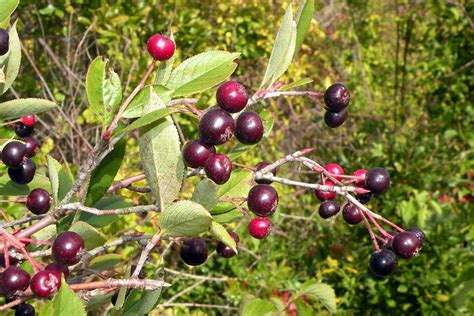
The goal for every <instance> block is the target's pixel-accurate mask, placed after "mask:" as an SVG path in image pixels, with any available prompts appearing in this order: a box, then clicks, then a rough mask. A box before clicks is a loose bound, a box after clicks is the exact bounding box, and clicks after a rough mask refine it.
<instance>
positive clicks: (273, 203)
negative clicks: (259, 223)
mask: <svg viewBox="0 0 474 316" xmlns="http://www.w3.org/2000/svg"><path fill="white" fill-rule="evenodd" d="M247 206H248V208H249V210H251V211H252V212H253V213H254V214H255V215H257V216H259V217H268V216H270V215H272V214H273V213H274V212H275V210H276V209H277V206H278V193H277V191H276V190H275V189H274V188H273V187H272V186H270V185H267V184H259V185H256V186H254V187H253V188H252V189H250V192H249V195H248V199H247Z"/></svg>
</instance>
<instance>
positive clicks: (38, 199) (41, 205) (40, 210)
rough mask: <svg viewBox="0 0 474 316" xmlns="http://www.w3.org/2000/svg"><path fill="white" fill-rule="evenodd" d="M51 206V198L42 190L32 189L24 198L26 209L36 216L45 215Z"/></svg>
mask: <svg viewBox="0 0 474 316" xmlns="http://www.w3.org/2000/svg"><path fill="white" fill-rule="evenodd" d="M50 206H51V197H50V196H49V193H48V191H46V190H44V189H34V190H33V191H31V192H30V194H28V196H27V197H26V207H27V208H28V209H29V210H30V211H31V212H32V213H33V214H36V215H40V214H45V213H46V212H48V210H49V207H50Z"/></svg>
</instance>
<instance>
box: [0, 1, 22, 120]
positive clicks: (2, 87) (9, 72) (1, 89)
mask: <svg viewBox="0 0 474 316" xmlns="http://www.w3.org/2000/svg"><path fill="white" fill-rule="evenodd" d="M15 7H16V5H15ZM0 8H2V3H1V0H0ZM0 10H1V9H0ZM9 37H10V43H9V44H10V50H9V52H8V53H7V54H6V55H5V56H2V57H0V66H1V65H3V67H4V68H3V76H4V77H5V78H4V80H5V82H1V81H0V95H1V94H4V93H5V92H6V91H7V90H8V89H10V87H11V85H12V83H13V81H15V79H16V77H17V76H18V71H19V70H20V63H21V43H20V38H19V37H18V32H17V31H16V22H15V23H14V24H13V26H12V28H11V29H10V31H9ZM5 58H6V59H5ZM0 68H1V67H0ZM27 114H28V113H27Z"/></svg>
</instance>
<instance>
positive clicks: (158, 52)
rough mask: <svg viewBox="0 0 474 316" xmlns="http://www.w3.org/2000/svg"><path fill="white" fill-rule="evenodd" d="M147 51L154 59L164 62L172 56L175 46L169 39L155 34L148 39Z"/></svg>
mask: <svg viewBox="0 0 474 316" xmlns="http://www.w3.org/2000/svg"><path fill="white" fill-rule="evenodd" d="M147 49H148V52H149V53H150V55H151V56H152V57H153V58H154V59H156V60H159V61H165V60H168V59H170V58H171V57H172V56H173V54H174V50H175V44H174V42H173V41H172V40H171V39H169V38H167V37H164V36H161V35H159V34H155V35H152V36H150V38H149V39H148V42H147Z"/></svg>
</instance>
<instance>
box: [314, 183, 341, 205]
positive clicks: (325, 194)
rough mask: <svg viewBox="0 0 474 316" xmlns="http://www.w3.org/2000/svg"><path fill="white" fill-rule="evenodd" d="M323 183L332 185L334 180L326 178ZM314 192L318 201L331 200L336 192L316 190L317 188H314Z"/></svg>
mask: <svg viewBox="0 0 474 316" xmlns="http://www.w3.org/2000/svg"><path fill="white" fill-rule="evenodd" d="M324 185H328V186H334V182H332V181H331V180H329V179H326V180H325V181H324ZM314 193H315V194H316V197H317V198H318V199H319V200H320V201H327V200H333V199H334V198H336V192H329V191H318V190H316V191H315V192H314Z"/></svg>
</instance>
